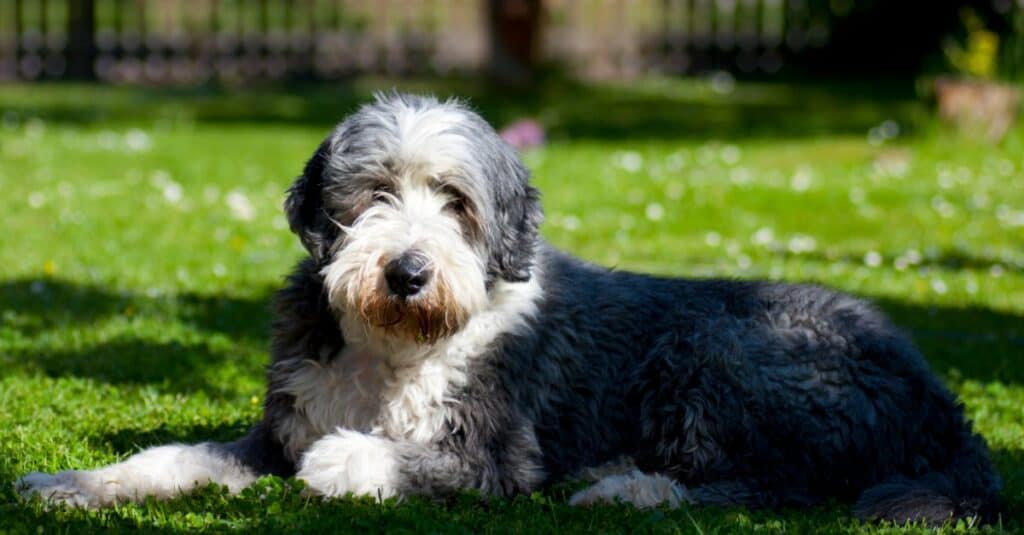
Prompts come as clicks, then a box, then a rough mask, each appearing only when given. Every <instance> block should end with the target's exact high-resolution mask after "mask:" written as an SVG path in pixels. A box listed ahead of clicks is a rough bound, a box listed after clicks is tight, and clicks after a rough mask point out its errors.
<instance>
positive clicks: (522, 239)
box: [491, 164, 544, 282]
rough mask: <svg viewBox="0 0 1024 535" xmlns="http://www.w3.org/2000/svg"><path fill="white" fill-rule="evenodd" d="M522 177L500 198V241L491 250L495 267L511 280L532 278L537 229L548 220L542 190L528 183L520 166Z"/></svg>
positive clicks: (518, 166)
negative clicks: (514, 186)
mask: <svg viewBox="0 0 1024 535" xmlns="http://www.w3.org/2000/svg"><path fill="white" fill-rule="evenodd" d="M516 167H517V169H516V171H517V174H520V175H521V177H522V180H521V182H519V184H520V185H517V187H516V188H515V191H514V192H512V194H511V195H510V196H508V197H507V198H506V199H504V202H499V203H498V204H499V206H498V218H497V219H498V221H497V224H498V225H499V226H500V228H499V229H497V232H496V233H494V234H495V235H496V236H498V242H497V243H496V244H495V247H494V249H493V250H492V253H491V255H492V256H491V267H492V271H496V272H497V275H498V276H500V277H501V278H503V279H505V280H507V281H510V282H523V281H528V280H530V268H532V267H533V261H534V256H535V255H536V250H535V249H536V245H537V229H538V227H540V224H541V222H543V221H544V210H543V209H542V208H541V205H540V192H539V191H537V189H536V188H534V187H533V186H530V185H529V184H527V183H526V176H527V171H526V169H525V168H523V167H522V166H521V164H520V165H517V166H516Z"/></svg>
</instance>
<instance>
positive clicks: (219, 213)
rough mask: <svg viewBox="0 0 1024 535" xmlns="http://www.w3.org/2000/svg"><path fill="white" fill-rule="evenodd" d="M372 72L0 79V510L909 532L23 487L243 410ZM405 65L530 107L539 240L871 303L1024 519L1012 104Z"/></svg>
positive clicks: (605, 256) (22, 523)
mask: <svg viewBox="0 0 1024 535" xmlns="http://www.w3.org/2000/svg"><path fill="white" fill-rule="evenodd" d="M392 83H393V82H391V81H386V80H375V79H361V80H357V81H353V82H351V83H348V84H345V85H336V86H308V87H299V88H288V89H274V88H264V89H258V90H254V91H250V92H246V93H238V94H235V93H232V92H228V91H213V90H203V91H200V90H195V91H193V90H188V91H185V90H181V91H170V90H166V91H165V90H146V89H124V88H121V89H112V88H98V87H90V86H65V85H52V86H48V85H33V86H29V85H25V86H19V85H14V86H0V121H2V122H0V213H3V214H4V217H3V228H2V230H3V233H2V238H0V239H2V246H0V533H4V532H17V533H21V532H36V531H37V530H38V532H47V533H48V532H72V533H78V532H85V531H91V530H95V531H101V530H102V531H106V530H110V529H112V528H113V529H131V528H141V529H144V530H146V531H168V532H170V531H183V530H184V531H191V530H195V531H218V532H219V531H232V530H244V531H250V530H260V531H288V532H310V533H318V532H322V531H324V530H327V529H331V530H338V531H358V532H364V531H372V530H393V531H430V532H506V531H547V532H562V531H587V532H622V531H641V532H648V531H650V532H676V531H681V532H697V533H746V532H750V531H763V532H787V533H794V532H796V533H802V532H808V531H823V532H848V533H870V532H889V531H897V532H903V531H904V530H906V531H914V530H921V529H922V528H920V527H909V528H907V527H895V526H884V525H883V526H879V525H862V524H859V523H858V522H856V521H855V520H853V519H852V517H851V516H850V511H849V508H848V507H846V506H842V505H834V506H831V507H827V508H821V509H816V510H813V511H811V512H806V511H795V512H783V513H769V512H748V511H745V510H710V509H700V508H683V509H679V510H674V511H669V510H656V511H639V510H635V509H632V508H629V507H625V506H607V507H601V508H597V509H593V510H590V509H574V508H570V507H568V506H567V505H566V495H567V492H569V491H570V490H572V489H573V488H574V487H573V486H572V484H567V485H563V486H559V487H556V488H554V489H551V490H550V491H548V492H545V493H537V494H534V495H532V496H522V497H519V498H516V499H512V500H482V499H479V498H478V497H475V496H471V495H466V496H460V497H457V498H454V499H452V500H450V501H448V502H445V503H441V504H438V503H433V502H429V501H425V500H421V499H410V500H407V501H406V502H404V503H391V502H389V503H385V504H383V505H378V504H376V503H374V502H373V501H372V500H359V499H355V500H334V501H330V502H326V503H324V502H321V501H319V500H311V499H307V498H303V497H301V496H299V493H298V490H297V487H298V485H297V484H296V483H294V482H292V481H283V480H279V479H273V478H268V479H264V480H261V482H260V483H259V484H258V486H257V487H255V488H253V489H250V490H247V491H246V492H245V493H243V494H242V495H241V496H238V497H232V496H228V495H226V494H225V493H224V492H223V491H221V490H219V489H216V488H210V489H207V490H204V491H202V492H200V493H198V494H197V495H193V496H189V497H183V498H180V499H176V500H174V501H171V502H166V503H158V502H149V503H145V504H142V505H127V506H123V507H118V508H115V509H109V510H103V511H98V512H82V511H74V510H51V511H46V510H44V509H43V507H42V506H41V505H40V504H39V503H25V502H21V501H20V500H18V499H17V498H16V496H15V494H14V492H13V489H12V485H11V483H12V482H13V481H14V479H16V478H17V477H18V476H19V475H21V474H23V473H25V472H28V471H32V470H41V471H56V470H61V469H67V468H87V467H93V466H97V465H100V464H105V463H109V462H112V461H115V460H117V459H120V458H123V457H125V456H127V455H130V454H132V453H134V452H136V451H138V450H139V449H141V448H144V447H147V446H151V445H155V444H160V443H165V442H168V441H185V442H191V441H202V440H211V439H212V440H223V439H230V438H232V437H235V436H237V435H239V434H240V433H242V432H243V431H244V430H245V429H246V428H247V427H248V426H249V425H250V424H251V423H252V422H254V421H255V420H256V419H257V418H258V417H259V412H260V403H261V399H262V395H263V365H264V364H265V363H266V362H267V360H268V356H267V345H268V339H267V324H268V321H269V312H268V307H267V305H268V301H269V299H270V296H271V294H272V293H273V292H274V290H275V289H276V288H277V287H279V286H280V284H281V280H282V277H283V275H284V274H285V273H286V272H287V271H288V270H289V268H290V266H291V265H292V264H293V263H294V262H295V261H297V260H298V259H299V258H300V256H301V255H302V250H301V248H300V246H299V245H298V242H297V240H296V239H294V237H293V236H292V235H291V234H290V233H289V232H288V230H287V225H286V223H285V220H284V217H283V215H282V213H281V210H280V206H281V202H282V200H283V191H284V189H285V188H286V187H287V186H288V185H289V183H290V181H291V180H292V178H293V177H295V176H296V175H297V174H298V172H299V171H300V169H301V167H302V165H303V163H304V162H305V159H306V158H307V157H308V156H309V155H310V154H311V152H312V151H313V149H314V148H315V147H316V145H317V143H318V142H319V140H320V139H321V138H322V137H323V136H324V135H325V133H326V132H327V130H328V129H329V128H330V126H331V124H332V123H333V122H334V121H336V120H338V119H339V118H340V117H342V116H343V115H344V114H345V113H346V112H347V111H350V110H351V109H352V108H353V107H354V106H355V105H356V104H357V103H358V102H360V101H362V100H364V99H365V98H367V96H368V95H369V94H370V93H371V92H372V91H373V90H374V89H378V88H386V87H389V86H390V85H391V84H392ZM402 85H403V86H404V87H406V88H408V89H413V90H423V91H434V92H437V93H440V94H452V93H454V94H460V95H465V96H469V97H471V98H472V102H473V103H474V105H476V106H477V107H478V108H479V109H480V111H481V112H482V113H483V114H484V115H485V116H486V117H487V118H488V119H489V120H491V121H492V122H494V123H495V124H502V123H505V122H508V121H510V120H512V119H514V118H516V117H519V116H521V115H532V116H535V117H538V118H539V119H540V120H541V121H543V122H544V123H545V124H546V125H548V127H549V131H550V137H551V139H550V142H549V144H548V145H547V146H546V147H544V148H542V149H539V150H536V151H533V152H530V153H528V154H526V155H525V159H526V161H527V163H528V164H529V166H530V167H531V168H532V169H533V171H534V181H535V183H536V185H537V186H539V188H540V189H541V190H542V192H543V194H544V202H545V205H546V209H547V221H546V223H545V225H544V227H543V228H544V235H545V236H546V237H547V238H548V239H549V240H551V241H552V242H554V243H555V244H557V245H558V246H560V247H563V248H565V249H568V250H570V251H572V252H574V253H576V254H578V255H580V256H582V257H584V258H586V259H589V260H593V261H596V262H599V263H602V264H606V265H613V266H616V267H618V268H620V269H633V270H645V271H652V272H657V273H661V274H671V275H683V276H696V277H707V276H726V277H737V278H772V279H784V280H790V281H819V282H821V283H824V284H827V285H830V286H834V287H837V288H841V289H843V290H846V291H849V292H853V293H855V294H858V295H861V296H865V297H868V298H871V299H873V300H875V301H876V302H878V303H879V304H880V305H881V307H882V308H884V309H885V310H886V311H887V312H888V313H889V314H890V315H891V316H892V317H893V319H894V320H895V322H896V323H897V324H899V325H901V326H903V327H905V328H906V329H907V330H908V331H909V332H910V333H911V335H912V337H913V338H914V340H915V341H916V342H917V343H918V344H919V345H920V346H921V348H922V349H923V350H924V353H925V354H926V355H927V356H928V358H929V360H930V362H931V363H932V365H933V367H934V369H935V370H936V371H937V372H938V373H939V374H941V375H942V376H943V377H944V378H945V379H946V381H947V382H948V384H949V385H950V386H951V387H952V388H954V389H955V390H956V391H957V393H958V394H959V395H960V396H961V398H962V399H963V401H964V403H965V405H966V407H967V412H968V413H969V414H970V416H971V417H972V418H973V419H974V421H975V422H976V426H977V428H978V429H979V430H980V431H981V432H982V433H983V434H984V435H985V437H986V438H987V439H988V440H989V443H990V444H991V446H992V449H993V452H994V455H995V459H996V462H997V464H998V466H999V469H1000V471H1001V473H1002V475H1003V477H1004V479H1005V492H1004V497H1005V500H1006V513H1005V515H1004V517H1003V519H1002V524H1001V526H996V527H995V528H987V529H999V528H1002V529H1005V530H1007V531H1017V530H1024V366H1022V365H1021V364H1022V363H1021V356H1022V353H1024V181H1022V180H1024V179H1022V176H1024V128H1018V129H1016V130H1014V131H1012V132H1011V133H1010V135H1009V136H1008V138H1007V139H1005V140H1003V142H1002V143H1001V144H999V145H991V144H987V143H984V142H979V141H975V140H972V139H970V138H969V137H966V138H965V137H963V136H958V135H956V134H955V133H953V132H950V131H948V130H946V129H944V128H942V127H941V126H939V125H936V124H934V122H933V121H932V120H931V119H930V118H929V117H930V110H929V108H928V107H927V105H925V104H922V103H920V101H919V100H918V99H917V98H916V97H915V94H914V91H913V87H912V86H910V85H900V84H897V83H887V84H873V83H872V84H845V85H801V84H793V83H790V84H767V83H739V84H737V85H736V86H735V87H728V86H725V87H722V85H721V84H709V83H707V82H706V81H703V80H689V81H678V80H676V81H670V80H650V81H646V82H642V83H636V84H630V85H629V86H612V85H602V86H592V87H578V86H574V85H572V84H567V83H564V82H557V83H549V84H545V85H543V86H541V87H539V88H537V89H536V90H534V91H532V92H531V93H529V94H519V95H505V94H503V93H502V92H497V91H489V90H488V89H487V88H486V87H485V86H482V85H479V84H476V83H472V82H464V81H432V82H405V83H403V84H402ZM723 89H725V90H728V91H723ZM946 529H948V530H950V531H954V530H955V531H961V530H972V529H974V528H972V527H970V526H966V525H960V526H949V527H947V528H946Z"/></svg>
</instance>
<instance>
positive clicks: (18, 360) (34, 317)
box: [0, 278, 272, 397]
mask: <svg viewBox="0 0 1024 535" xmlns="http://www.w3.org/2000/svg"><path fill="white" fill-rule="evenodd" d="M271 293H272V292H271V290H270V289H267V290H266V291H265V292H257V293H256V294H255V297H252V298H244V297H230V296H220V295H198V294H174V295H162V296H149V295H145V294H138V293H132V292H117V291H111V290H108V289H105V288H102V287H99V286H94V285H87V284H79V283H75V282H70V281H66V280H60V279H53V278H46V279H19V280H13V281H7V282H4V283H0V303H3V305H2V307H0V314H2V316H0V319H2V321H0V334H3V335H5V336H7V337H10V338H11V339H13V340H21V341H22V342H24V341H28V343H18V344H15V348H14V349H11V350H10V351H9V352H8V358H7V359H4V358H0V370H3V369H4V368H7V369H10V368H15V369H22V370H26V371H39V372H41V373H44V374H46V375H48V376H53V377H61V376H72V377H85V378H90V379H96V380H99V381H103V382H107V383H114V384H137V385H144V384H146V385H159V386H161V387H162V388H163V389H165V390H168V391H174V392H189V391H203V392H206V393H207V394H209V395H211V396H215V397H222V396H226V395H228V394H229V393H230V392H231V391H230V389H229V388H228V386H229V385H226V384H224V385H221V384H217V383H218V381H216V380H215V379H211V377H212V375H211V372H216V371H218V370H219V369H221V368H223V367H224V366H226V365H227V364H229V363H230V364H232V365H234V366H236V367H237V366H242V367H243V368H250V367H252V368H253V369H252V373H254V374H255V373H258V368H255V367H253V366H252V365H251V363H252V362H254V361H255V359H258V360H262V359H263V358H264V357H263V355H264V354H265V351H266V349H267V347H268V335H269V322H270V310H269V301H270V296H271ZM115 319H116V320H120V321H123V322H125V325H122V326H117V327H116V329H117V331H116V334H113V335H110V336H109V337H100V339H101V341H98V342H90V341H88V340H89V336H88V334H82V333H81V332H80V331H81V330H82V329H92V328H96V329H101V328H102V325H103V324H104V323H105V322H108V321H111V320H115ZM75 331H79V332H75ZM83 339H84V340H83ZM254 355H257V356H256V357H255V358H254V357H253V356H254ZM5 361H7V362H5ZM246 371H248V370H246Z"/></svg>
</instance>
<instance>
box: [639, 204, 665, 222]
mask: <svg viewBox="0 0 1024 535" xmlns="http://www.w3.org/2000/svg"><path fill="white" fill-rule="evenodd" d="M644 215H646V216H647V219H649V220H651V221H661V219H662V218H663V217H665V208H664V207H663V206H662V205H660V204H658V203H656V202H652V203H651V204H648V205H647V208H646V209H645V210H644Z"/></svg>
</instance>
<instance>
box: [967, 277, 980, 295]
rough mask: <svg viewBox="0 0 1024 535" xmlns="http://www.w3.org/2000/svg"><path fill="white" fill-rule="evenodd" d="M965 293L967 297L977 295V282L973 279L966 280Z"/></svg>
mask: <svg viewBox="0 0 1024 535" xmlns="http://www.w3.org/2000/svg"><path fill="white" fill-rule="evenodd" d="M967 293H968V294H969V295H974V294H976V293H978V281H977V280H976V279H975V278H974V277H971V278H969V279H967Z"/></svg>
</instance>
